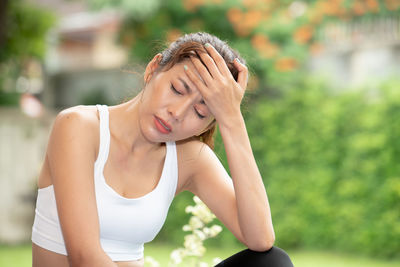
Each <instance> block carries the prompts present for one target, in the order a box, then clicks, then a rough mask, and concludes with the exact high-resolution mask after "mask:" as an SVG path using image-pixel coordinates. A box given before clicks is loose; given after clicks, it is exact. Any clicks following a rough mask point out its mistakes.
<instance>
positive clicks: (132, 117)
mask: <svg viewBox="0 0 400 267" xmlns="http://www.w3.org/2000/svg"><path fill="white" fill-rule="evenodd" d="M141 95H142V92H140V93H139V94H138V95H137V96H135V97H134V98H132V99H131V100H129V101H127V102H125V103H122V104H119V105H115V106H111V107H110V108H109V111H110V118H112V119H110V132H111V136H112V137H113V138H115V139H116V140H118V143H119V144H121V145H122V146H123V149H124V150H125V151H126V152H127V153H135V154H136V153H139V154H144V153H149V152H152V151H155V150H157V149H158V148H160V146H161V145H162V143H154V142H150V141H149V140H147V139H146V138H145V137H144V135H143V134H142V132H141V128H140V125H139V107H140V104H141V101H140V98H141Z"/></svg>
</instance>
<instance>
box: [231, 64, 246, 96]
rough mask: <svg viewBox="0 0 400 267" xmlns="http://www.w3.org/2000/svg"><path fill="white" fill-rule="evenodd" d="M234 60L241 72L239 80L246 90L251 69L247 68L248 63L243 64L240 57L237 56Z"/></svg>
mask: <svg viewBox="0 0 400 267" xmlns="http://www.w3.org/2000/svg"><path fill="white" fill-rule="evenodd" d="M233 62H234V63H233V64H234V65H235V67H236V69H237V70H238V72H239V73H238V79H237V82H238V84H239V85H240V86H241V87H242V88H243V90H246V87H247V82H248V80H249V71H248V70H247V67H246V65H244V64H242V63H241V62H240V61H239V59H238V58H235V60H234V61H233Z"/></svg>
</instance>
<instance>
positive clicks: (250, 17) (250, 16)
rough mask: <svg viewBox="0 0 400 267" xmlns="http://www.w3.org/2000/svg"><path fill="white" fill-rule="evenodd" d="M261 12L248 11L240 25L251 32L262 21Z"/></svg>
mask: <svg viewBox="0 0 400 267" xmlns="http://www.w3.org/2000/svg"><path fill="white" fill-rule="evenodd" d="M262 15H263V14H262V12H261V11H258V10H250V11H249V12H247V13H246V14H245V15H244V18H243V21H242V23H243V24H244V26H245V27H246V28H248V29H249V31H252V30H253V29H254V28H256V27H257V26H258V24H259V23H260V21H261V19H262Z"/></svg>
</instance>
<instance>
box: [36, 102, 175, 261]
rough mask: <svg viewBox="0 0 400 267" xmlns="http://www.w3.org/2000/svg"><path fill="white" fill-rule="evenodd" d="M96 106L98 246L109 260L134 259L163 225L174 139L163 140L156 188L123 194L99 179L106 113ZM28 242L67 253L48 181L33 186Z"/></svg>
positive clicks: (171, 186)
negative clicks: (35, 191) (163, 153)
mask: <svg viewBox="0 0 400 267" xmlns="http://www.w3.org/2000/svg"><path fill="white" fill-rule="evenodd" d="M96 106H97V108H98V110H99V115H100V148H99V154H98V157H97V160H96V162H95V164H94V180H95V192H96V202H97V212H98V216H99V224H100V242H101V246H102V248H103V250H104V251H105V252H106V253H107V254H108V256H110V258H111V259H112V260H113V261H130V260H137V259H140V258H142V257H143V249H144V243H146V242H150V241H151V240H153V239H154V238H155V236H156V235H157V234H158V232H159V231H160V229H161V227H162V226H163V224H164V222H165V219H166V217H167V213H168V209H169V207H170V204H171V202H172V200H173V198H174V196H175V192H176V186H177V181H178V163H177V154H176V146H175V142H167V143H166V150H167V152H166V156H165V161H164V167H163V170H162V174H161V178H160V180H159V182H158V184H157V186H156V188H155V189H153V191H151V192H149V193H148V194H146V195H144V196H141V197H138V198H125V197H123V196H121V195H120V194H118V193H117V192H115V191H114V189H112V188H111V187H110V186H109V185H108V184H107V183H106V181H105V179H104V175H103V169H104V165H105V163H106V161H107V158H108V153H109V148H110V130H109V124H108V120H109V114H108V107H107V106H106V105H96ZM32 242H33V243H35V244H36V245H38V246H40V247H42V248H45V249H47V250H50V251H53V252H56V253H60V254H63V255H67V251H66V249H65V244H64V238H63V236H62V232H61V227H60V222H59V219H58V214H57V206H56V201H55V195H54V189H53V185H50V186H48V187H45V188H40V189H38V196H37V200H36V210H35V219H34V223H33V227H32Z"/></svg>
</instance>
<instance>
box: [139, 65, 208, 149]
mask: <svg viewBox="0 0 400 267" xmlns="http://www.w3.org/2000/svg"><path fill="white" fill-rule="evenodd" d="M150 64H152V63H150ZM155 64H156V63H155ZM184 65H187V67H188V68H190V69H191V70H192V71H193V72H194V73H197V74H198V72H197V70H196V68H195V66H194V65H193V63H192V62H191V61H190V60H186V61H184V62H181V63H178V64H175V65H174V66H173V67H172V68H171V69H169V70H168V71H164V72H158V73H156V74H153V75H152V77H151V79H150V81H149V82H148V83H147V84H146V87H145V89H144V91H143V92H142V93H143V95H142V99H141V103H140V108H139V125H140V127H141V131H142V133H143V135H144V136H145V138H146V139H148V140H150V141H152V142H166V141H178V140H183V139H187V138H189V137H193V136H195V135H200V134H201V133H203V132H204V131H205V130H207V127H208V126H209V125H210V123H211V122H212V121H213V120H214V117H213V115H212V114H211V113H210V111H209V110H208V108H207V106H206V105H205V104H204V101H203V98H202V96H201V94H200V92H199V91H198V89H197V88H196V86H195V85H194V84H193V83H192V82H191V81H190V79H189V77H188V76H187V75H186V73H185V71H184V69H183V66H184ZM148 69H149V67H148ZM148 69H146V73H147V72H148ZM146 73H145V75H146ZM198 75H199V74H198ZM199 76H200V75H199Z"/></svg>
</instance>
